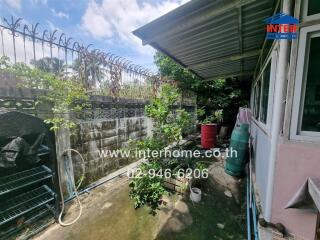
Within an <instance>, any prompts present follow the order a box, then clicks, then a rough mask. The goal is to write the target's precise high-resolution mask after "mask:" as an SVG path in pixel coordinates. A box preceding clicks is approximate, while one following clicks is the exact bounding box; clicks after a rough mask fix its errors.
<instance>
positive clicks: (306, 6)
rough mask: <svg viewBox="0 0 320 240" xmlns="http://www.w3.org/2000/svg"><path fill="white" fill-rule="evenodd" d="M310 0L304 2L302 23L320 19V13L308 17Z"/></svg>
mask: <svg viewBox="0 0 320 240" xmlns="http://www.w3.org/2000/svg"><path fill="white" fill-rule="evenodd" d="M308 5H309V0H304V1H303V3H302V21H312V20H316V19H319V18H320V12H319V13H317V14H313V15H308Z"/></svg>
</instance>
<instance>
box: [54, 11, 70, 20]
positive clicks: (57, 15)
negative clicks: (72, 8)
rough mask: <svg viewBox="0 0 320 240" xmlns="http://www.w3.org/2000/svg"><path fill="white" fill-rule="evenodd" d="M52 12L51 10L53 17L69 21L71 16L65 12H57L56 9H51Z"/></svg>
mask: <svg viewBox="0 0 320 240" xmlns="http://www.w3.org/2000/svg"><path fill="white" fill-rule="evenodd" d="M50 10H51V13H52V15H53V16H55V17H58V18H65V19H69V14H67V13H65V12H62V11H56V10H55V9H54V8H51V9H50Z"/></svg>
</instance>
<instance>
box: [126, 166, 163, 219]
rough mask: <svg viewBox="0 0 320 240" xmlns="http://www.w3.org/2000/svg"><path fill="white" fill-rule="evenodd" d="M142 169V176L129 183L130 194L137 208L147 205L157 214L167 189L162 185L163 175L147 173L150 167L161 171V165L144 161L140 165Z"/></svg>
mask: <svg viewBox="0 0 320 240" xmlns="http://www.w3.org/2000/svg"><path fill="white" fill-rule="evenodd" d="M140 169H141V175H140V177H135V178H134V179H133V180H132V181H131V182H130V183H129V187H130V192H129V196H130V197H131V199H133V201H134V207H135V208H140V207H141V206H143V205H147V206H149V207H150V212H151V213H152V214H155V213H156V212H155V210H156V209H158V207H159V205H160V204H161V203H162V197H163V195H164V194H166V193H167V191H166V189H165V188H164V187H163V185H162V183H163V178H162V177H157V176H155V177H150V176H149V174H146V173H148V172H149V170H150V169H152V170H155V171H159V170H160V169H161V165H160V164H159V163H158V162H152V163H148V164H146V163H144V164H141V165H140Z"/></svg>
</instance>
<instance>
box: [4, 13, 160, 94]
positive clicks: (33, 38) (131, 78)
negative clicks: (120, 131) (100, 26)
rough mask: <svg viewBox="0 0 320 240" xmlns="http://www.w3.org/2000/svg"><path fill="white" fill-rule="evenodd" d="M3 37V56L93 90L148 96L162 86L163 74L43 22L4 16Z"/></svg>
mask: <svg viewBox="0 0 320 240" xmlns="http://www.w3.org/2000/svg"><path fill="white" fill-rule="evenodd" d="M0 37H1V38H0V41H1V45H0V46H1V51H0V56H7V57H9V58H10V59H11V61H12V62H13V63H18V62H23V63H25V64H27V65H31V66H32V65H33V66H40V67H42V68H44V69H46V70H48V71H54V72H55V73H58V74H63V75H64V76H75V77H76V79H77V80H79V81H82V83H83V84H84V85H85V86H86V88H87V89H88V90H89V91H90V92H91V94H97V95H107V96H112V97H114V98H120V97H125V98H138V99H147V98H149V97H151V96H153V95H154V94H155V93H156V92H157V90H158V87H159V86H160V82H161V81H160V77H159V76H158V75H156V74H154V73H152V72H151V71H150V70H148V69H146V68H143V67H142V66H140V65H137V64H134V63H132V62H131V61H129V60H127V59H125V58H123V57H120V56H117V55H115V54H112V53H110V52H104V51H102V50H99V49H94V48H93V46H92V44H89V45H86V46H85V45H83V44H81V43H79V42H77V41H75V40H74V39H73V38H72V37H68V36H67V35H66V34H65V33H63V32H62V33H59V31H58V30H48V29H42V30H41V29H40V24H39V23H36V24H27V23H24V22H23V19H22V18H17V19H15V18H14V17H11V18H10V19H6V18H3V21H0Z"/></svg>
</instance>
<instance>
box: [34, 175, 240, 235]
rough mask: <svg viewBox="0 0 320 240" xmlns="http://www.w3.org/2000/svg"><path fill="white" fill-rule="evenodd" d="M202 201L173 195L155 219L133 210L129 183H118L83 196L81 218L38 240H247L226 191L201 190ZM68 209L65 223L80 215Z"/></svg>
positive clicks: (144, 211)
mask: <svg viewBox="0 0 320 240" xmlns="http://www.w3.org/2000/svg"><path fill="white" fill-rule="evenodd" d="M202 188H203V189H202V191H203V192H204V194H203V200H202V201H201V203H199V204H193V203H192V202H190V201H189V199H188V197H184V198H183V197H181V196H179V195H171V196H169V197H166V201H167V205H166V206H163V207H161V210H159V211H158V214H157V215H156V216H152V215H151V214H149V210H148V208H145V207H144V208H141V209H138V210H135V209H134V208H133V204H132V202H131V200H130V199H129V197H128V191H129V188H128V180H127V178H125V177H123V178H118V179H115V180H112V181H111V182H109V183H106V184H103V185H101V186H99V187H97V188H95V189H94V190H92V191H91V192H90V194H85V195H82V196H81V202H82V204H83V214H82V216H81V218H80V219H79V221H78V222H76V223H75V224H74V225H72V226H70V227H61V226H59V225H58V224H53V225H52V226H50V227H49V228H48V229H46V230H45V231H44V232H42V233H41V234H39V235H38V236H36V237H35V238H34V239H36V240H69V239H70V240H71V239H72V240H73V239H77V240H209V239H217V240H225V239H236V240H241V239H245V234H244V233H245V230H244V226H245V224H244V219H243V213H242V212H241V210H240V209H241V207H240V206H239V205H238V204H237V203H236V202H235V200H234V199H233V197H230V194H225V191H226V190H225V189H224V187H222V186H220V187H219V186H218V185H217V184H215V186H213V185H212V184H208V186H207V185H206V186H203V187H202ZM77 209H78V207H77V205H76V204H72V205H71V206H69V208H68V214H67V215H66V216H65V221H70V220H72V219H73V218H74V217H75V216H76V215H77Z"/></svg>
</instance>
